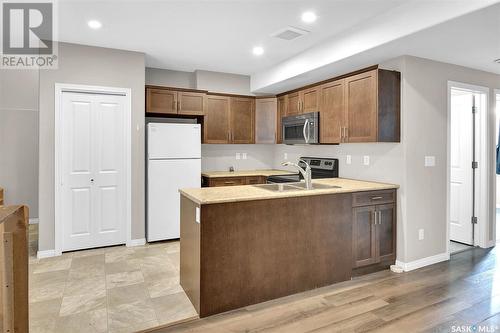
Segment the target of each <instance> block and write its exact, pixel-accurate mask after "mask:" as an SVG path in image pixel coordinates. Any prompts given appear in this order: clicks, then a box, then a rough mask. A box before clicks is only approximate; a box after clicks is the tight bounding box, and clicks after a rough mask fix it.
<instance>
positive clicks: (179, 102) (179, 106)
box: [177, 101, 181, 111]
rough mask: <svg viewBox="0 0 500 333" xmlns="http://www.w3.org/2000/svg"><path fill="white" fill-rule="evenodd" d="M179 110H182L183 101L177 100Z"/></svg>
mask: <svg viewBox="0 0 500 333" xmlns="http://www.w3.org/2000/svg"><path fill="white" fill-rule="evenodd" d="M177 110H178V111H180V110H181V101H177Z"/></svg>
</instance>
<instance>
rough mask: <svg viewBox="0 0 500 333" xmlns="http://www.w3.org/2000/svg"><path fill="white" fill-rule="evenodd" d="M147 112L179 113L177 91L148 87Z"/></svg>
mask: <svg viewBox="0 0 500 333" xmlns="http://www.w3.org/2000/svg"><path fill="white" fill-rule="evenodd" d="M146 112H148V113H162V114H177V92H176V91H172V90H167V89H154V88H147V89H146Z"/></svg>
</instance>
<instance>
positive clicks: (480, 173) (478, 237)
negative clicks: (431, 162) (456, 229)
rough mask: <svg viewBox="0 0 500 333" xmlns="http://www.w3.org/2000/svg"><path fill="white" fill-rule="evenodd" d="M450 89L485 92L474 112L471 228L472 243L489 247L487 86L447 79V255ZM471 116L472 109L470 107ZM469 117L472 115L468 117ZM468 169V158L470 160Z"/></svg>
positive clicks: (449, 177)
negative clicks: (474, 221)
mask: <svg viewBox="0 0 500 333" xmlns="http://www.w3.org/2000/svg"><path fill="white" fill-rule="evenodd" d="M452 88H458V89H464V90H470V91H474V92H478V93H484V94H485V95H486V105H485V106H484V108H482V109H480V110H479V113H477V114H476V117H477V118H476V135H477V137H476V161H477V162H478V163H479V167H478V168H477V170H476V190H475V210H476V216H477V218H478V223H477V224H476V228H474V244H473V246H479V247H482V248H487V247H490V246H491V244H490V242H489V241H488V235H489V221H490V209H489V202H490V200H489V199H490V184H489V181H488V177H489V175H490V172H489V171H490V163H489V155H488V151H489V146H490V144H489V143H490V142H489V141H490V140H489V138H490V133H489V132H490V131H489V128H488V126H487V125H488V115H489V105H490V100H489V97H490V89H489V88H488V87H484V86H478V85H472V84H467V83H462V82H455V81H448V87H447V90H446V92H447V100H448V105H447V138H446V139H447V144H446V253H448V255H450V208H451V207H450V192H451V186H450V181H451V172H450V169H451V90H452ZM471 116H472V110H471ZM471 119H472V118H471ZM471 172H472V161H471Z"/></svg>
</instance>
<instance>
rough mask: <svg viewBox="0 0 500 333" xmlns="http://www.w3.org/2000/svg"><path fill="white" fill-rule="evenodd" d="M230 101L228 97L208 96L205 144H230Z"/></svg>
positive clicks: (204, 125) (204, 124)
mask: <svg viewBox="0 0 500 333" xmlns="http://www.w3.org/2000/svg"><path fill="white" fill-rule="evenodd" d="M230 101H231V98H230V97H227V96H217V95H207V107H206V110H205V120H204V122H203V127H204V130H203V136H204V140H203V143H230V142H231V138H230V135H231V134H230V128H229V126H230V114H229V108H230Z"/></svg>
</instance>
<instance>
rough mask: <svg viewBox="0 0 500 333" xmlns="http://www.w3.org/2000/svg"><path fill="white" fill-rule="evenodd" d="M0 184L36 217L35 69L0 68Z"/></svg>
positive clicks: (9, 197) (9, 201) (11, 201)
mask: <svg viewBox="0 0 500 333" xmlns="http://www.w3.org/2000/svg"><path fill="white" fill-rule="evenodd" d="M0 187H3V188H4V189H5V203H6V204H7V205H10V204H25V205H28V207H29V211H30V218H37V217H38V71H37V70H0Z"/></svg>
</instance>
